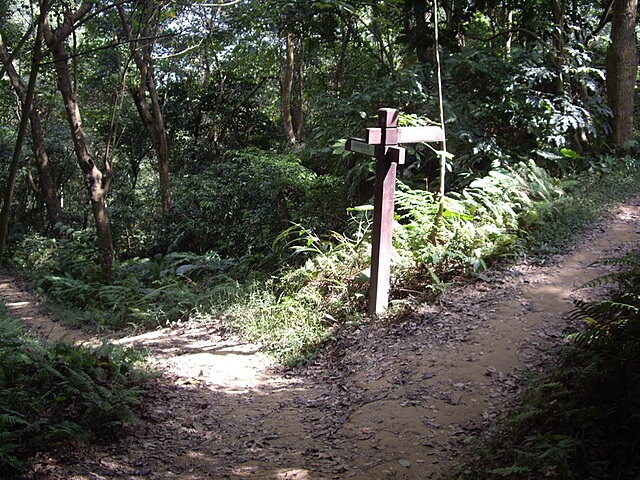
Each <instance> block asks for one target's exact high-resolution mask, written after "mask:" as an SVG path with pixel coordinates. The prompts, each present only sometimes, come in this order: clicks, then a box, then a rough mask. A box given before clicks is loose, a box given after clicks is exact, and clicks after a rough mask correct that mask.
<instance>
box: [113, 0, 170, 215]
mask: <svg viewBox="0 0 640 480" xmlns="http://www.w3.org/2000/svg"><path fill="white" fill-rule="evenodd" d="M117 9H118V15H119V16H120V21H121V23H122V27H123V31H124V34H125V37H126V40H127V41H128V42H129V50H130V52H131V56H132V57H133V59H134V61H135V62H136V66H137V67H138V70H139V71H140V82H139V84H138V86H137V87H131V88H130V89H129V92H130V93H131V97H132V98H133V101H134V103H135V105H136V109H137V110H138V114H139V115H140V118H141V120H142V123H143V124H144V126H145V128H146V129H147V132H148V133H149V137H150V138H151V142H152V143H153V148H154V150H155V152H156V158H157V160H158V175H159V180H160V195H161V198H162V209H163V211H165V212H168V211H169V210H171V208H172V204H173V201H172V197H171V186H170V174H169V142H168V141H167V130H166V128H165V124H164V114H163V113H162V107H161V105H160V98H159V96H158V90H157V87H156V81H155V74H154V68H153V56H152V54H151V44H149V43H147V44H145V45H143V46H140V45H138V43H137V41H136V40H135V39H134V38H133V34H132V31H131V26H130V25H129V21H128V19H127V15H126V12H125V10H124V7H123V6H122V4H118V5H117ZM154 13H155V4H154V2H152V1H148V2H147V3H146V10H145V19H144V30H143V33H142V35H143V37H144V38H150V36H151V33H150V27H151V21H152V18H153V16H154ZM147 42H148V41H147ZM147 93H148V94H149V100H150V102H151V109H149V106H148V105H147Z"/></svg>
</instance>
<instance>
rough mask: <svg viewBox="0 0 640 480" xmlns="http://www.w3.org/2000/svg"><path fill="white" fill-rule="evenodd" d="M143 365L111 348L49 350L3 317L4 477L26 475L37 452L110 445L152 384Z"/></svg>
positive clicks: (0, 442) (58, 346) (0, 463)
mask: <svg viewBox="0 0 640 480" xmlns="http://www.w3.org/2000/svg"><path fill="white" fill-rule="evenodd" d="M141 360H142V358H141V356H140V354H138V353H136V352H134V351H132V350H124V349H120V348H116V347H111V346H103V347H101V348H97V349H92V348H88V347H82V346H74V345H71V344H67V343H42V342H40V341H38V340H36V339H34V338H32V337H30V336H28V335H27V334H26V332H25V329H24V327H23V326H22V324H21V323H20V322H18V321H17V320H13V319H9V318H8V317H6V315H4V314H0V476H3V475H9V474H12V473H15V472H18V471H20V470H21V469H22V468H23V466H24V463H23V462H24V460H25V459H26V458H27V457H29V456H30V455H32V454H33V453H35V452H36V451H43V450H45V451H46V449H48V448H52V447H53V446H56V445H61V444H65V443H66V442H73V441H76V440H79V439H92V438H93V439H99V440H103V441H104V440H105V439H110V438H113V437H114V436H115V435H117V433H118V431H119V430H120V429H121V428H122V427H123V425H125V424H128V423H131V422H134V421H135V409H136V408H137V406H138V403H139V393H140V388H141V385H142V383H143V382H144V380H145V379H146V378H148V375H147V374H146V373H145V372H144V371H143V370H142V369H141V368H140V361H141ZM3 478H4V477H3Z"/></svg>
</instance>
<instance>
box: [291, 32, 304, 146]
mask: <svg viewBox="0 0 640 480" xmlns="http://www.w3.org/2000/svg"><path fill="white" fill-rule="evenodd" d="M297 43H298V54H297V55H296V57H295V60H294V76H293V92H292V105H291V120H292V125H293V132H294V135H295V137H296V142H297V143H301V142H302V141H303V136H304V100H303V88H304V41H303V38H302V36H301V37H298V39H297Z"/></svg>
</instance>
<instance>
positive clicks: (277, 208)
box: [169, 149, 344, 257]
mask: <svg viewBox="0 0 640 480" xmlns="http://www.w3.org/2000/svg"><path fill="white" fill-rule="evenodd" d="M342 185H343V182H342V181H341V180H340V179H338V178H335V177H323V178H319V177H317V176H316V175H315V174H314V173H312V172H311V171H310V170H308V169H307V168H305V167H304V166H302V165H301V164H300V161H299V160H298V158H297V157H296V156H294V155H277V154H273V153H269V152H265V151H261V150H257V149H246V150H242V151H230V152H227V153H226V154H225V156H224V157H223V158H221V159H219V160H218V161H215V162H214V163H213V164H212V165H210V166H209V167H208V168H207V169H206V170H205V171H204V172H202V173H199V174H198V175H189V176H184V177H183V179H182V181H181V185H180V188H181V190H180V193H179V194H178V195H176V197H177V198H178V200H177V201H176V207H175V208H176V211H177V212H179V215H180V216H182V217H183V218H185V219H186V221H184V222H181V223H180V225H179V226H178V228H179V229H180V230H181V231H179V234H178V235H176V236H175V237H173V244H172V245H171V246H170V247H169V249H170V250H193V251H196V252H198V253H203V252H205V251H208V250H215V251H217V252H218V253H220V254H221V255H223V256H234V257H240V256H243V255H247V254H253V253H260V254H264V253H265V249H268V248H269V247H270V245H271V243H272V242H273V239H274V238H275V237H276V236H277V235H278V234H279V233H280V232H281V231H282V230H283V229H285V228H287V227H288V226H289V225H290V223H291V222H295V223H304V224H306V225H309V224H311V225H314V224H315V225H318V224H325V223H326V222H328V221H329V222H331V220H332V219H333V217H334V216H335V215H336V213H335V212H339V209H336V202H337V203H338V204H342V205H344V203H343V202H344V200H342V201H341V200H340V199H341V198H344V194H343V192H342V190H343V187H342ZM337 215H340V214H339V213H337Z"/></svg>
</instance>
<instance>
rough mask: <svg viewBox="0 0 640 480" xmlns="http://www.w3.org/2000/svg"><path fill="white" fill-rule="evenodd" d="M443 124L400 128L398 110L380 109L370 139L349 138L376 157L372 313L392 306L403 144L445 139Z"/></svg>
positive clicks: (353, 146) (356, 148) (352, 146)
mask: <svg viewBox="0 0 640 480" xmlns="http://www.w3.org/2000/svg"><path fill="white" fill-rule="evenodd" d="M443 140H444V132H443V131H442V129H441V128H440V127H398V110H396V109H394V108H381V109H380V110H378V127H377V128H367V133H366V138H365V139H361V138H349V139H348V140H347V143H346V145H345V148H346V149H347V150H349V151H350V152H357V153H362V154H364V155H368V156H370V157H376V180H375V187H374V197H373V240H372V245H371V271H370V283H369V314H371V315H374V314H379V313H382V312H383V311H384V310H386V308H387V306H388V305H389V279H390V276H391V235H392V233H393V210H394V197H395V190H396V170H397V166H398V164H403V163H404V159H405V149H404V148H402V147H399V146H398V144H399V143H418V142H441V141H443Z"/></svg>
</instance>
